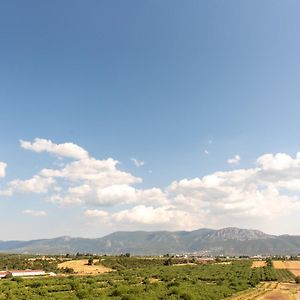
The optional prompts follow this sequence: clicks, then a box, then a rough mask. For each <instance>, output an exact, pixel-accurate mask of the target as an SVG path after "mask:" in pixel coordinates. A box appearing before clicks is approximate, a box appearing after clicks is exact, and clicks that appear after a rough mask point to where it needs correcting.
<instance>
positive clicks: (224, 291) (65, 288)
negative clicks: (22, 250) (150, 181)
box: [0, 256, 297, 300]
mask: <svg viewBox="0 0 300 300" xmlns="http://www.w3.org/2000/svg"><path fill="white" fill-rule="evenodd" d="M1 259H2V261H1ZM22 259H23V261H22ZM4 261H5V262H6V263H7V262H10V263H11V265H15V266H18V264H19V265H21V266H22V267H26V266H29V265H32V264H38V265H39V264H41V263H43V264H45V265H46V266H48V267H49V268H51V269H52V270H56V273H57V276H56V277H47V276H44V277H38V278H10V279H9V278H8V279H2V280H0V299H1V300H2V299H3V300H4V299H119V300H126V299H129V300H135V299H136V300H137V299H149V300H154V299H186V300H193V299H194V300H198V299H199V300H207V299H210V300H220V299H234V300H250V299H257V300H259V299H261V300H262V299H268V298H261V297H263V296H266V297H268V296H270V297H273V296H274V295H275V296H276V297H277V296H278V295H281V294H282V295H283V297H285V296H287V297H289V296H293V297H294V295H295V293H296V292H297V285H296V284H294V285H293V288H291V286H287V284H290V285H291V283H285V282H288V281H293V276H292V275H291V273H290V272H289V271H287V270H285V269H274V268H273V267H271V266H265V265H264V266H263V265H262V264H261V263H260V265H261V266H258V265H257V264H256V267H255V268H251V267H252V266H253V263H252V261H250V260H235V261H232V262H230V263H223V264H220V263H214V262H209V263H205V264H204V263H200V262H197V261H194V260H192V261H189V260H186V259H176V258H170V257H164V258H158V257H152V258H145V257H124V256H103V257H97V258H96V259H94V260H93V262H92V264H90V265H89V264H88V262H89V261H88V257H81V256H79V257H76V256H73V257H68V258H66V257H55V258H54V259H51V260H48V259H43V260H42V259H41V258H39V257H36V258H34V259H32V258H29V257H26V256H2V257H0V264H1V263H2V266H3V263H4ZM14 261H16V262H15V263H13V262H14ZM179 266H180V267H179ZM62 268H67V269H68V270H69V271H68V272H66V271H65V270H64V269H62ZM278 297H279V296H278ZM278 297H277V298H269V299H285V298H278ZM286 299H292V298H286Z"/></svg>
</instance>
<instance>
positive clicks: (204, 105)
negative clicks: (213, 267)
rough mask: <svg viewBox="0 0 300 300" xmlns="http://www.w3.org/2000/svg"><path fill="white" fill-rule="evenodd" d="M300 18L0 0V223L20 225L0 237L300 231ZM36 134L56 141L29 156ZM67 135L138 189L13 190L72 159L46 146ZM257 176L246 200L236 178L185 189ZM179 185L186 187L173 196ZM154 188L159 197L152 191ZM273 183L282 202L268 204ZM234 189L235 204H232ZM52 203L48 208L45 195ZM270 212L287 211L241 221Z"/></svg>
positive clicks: (275, 11)
mask: <svg viewBox="0 0 300 300" xmlns="http://www.w3.org/2000/svg"><path fill="white" fill-rule="evenodd" d="M299 9H300V3H299V2H298V1H247V2H246V1H152V0H151V1H120V0H119V1H48V2H44V1H43V2H41V1H31V0H29V1H14V0H12V1H3V2H1V4H0V43H1V46H0V112H1V118H0V128H1V130H0V141H1V147H0V162H4V163H5V164H6V165H7V166H6V168H5V176H2V178H1V179H0V190H2V195H0V217H1V219H2V220H5V221H9V220H11V219H16V220H17V221H16V226H13V227H12V228H10V229H7V228H5V229H4V228H2V229H0V240H1V239H12V238H18V239H22V238H24V239H27V238H39V237H52V236H57V235H64V234H66V235H73V236H102V235H103V234H106V233H108V232H111V231H114V230H120V229H123V230H134V229H146V230H152V229H153V230H155V229H157V228H159V229H169V230H175V229H194V228H199V227H214V228H219V227H226V226H241V227H252V228H258V229H262V230H265V231H268V232H271V233H275V232H279V233H284V232H288V233H294V234H295V233H298V234H300V233H299V232H298V231H297V230H296V229H295V227H297V226H298V228H299V223H297V218H296V214H295V215H293V213H294V212H296V211H297V209H298V206H299V203H300V202H299V201H300V200H299V201H298V191H297V189H296V188H295V187H293V188H291V185H294V184H295V183H294V182H292V183H291V181H292V180H296V179H297V178H298V177H297V176H298V175H299V178H300V172H299V174H298V160H297V156H296V153H297V152H298V151H300V144H299V128H300V124H299V123H300V121H299V120H300V119H299V111H300V101H299V95H300V87H299V80H300V57H299V53H300V38H299V29H300V20H299V13H298V12H299ZM36 138H40V139H46V140H50V141H51V143H52V144H48V146H47V147H48V148H47V147H44V148H43V150H41V151H40V150H38V151H37V149H40V148H39V147H40V145H39V144H38V143H39V142H37V143H36V144H34V141H35V139H36ZM20 140H24V141H27V142H29V143H31V144H30V145H31V146H30V147H29V148H30V149H24V147H22V146H21V144H20ZM67 142H69V143H73V146H74V145H78V147H81V148H82V149H85V150H86V151H88V153H89V158H96V159H97V160H102V161H107V159H108V158H109V157H111V158H113V159H114V160H116V161H119V162H120V163H119V164H118V165H117V167H116V170H114V172H115V171H116V172H117V170H122V171H123V172H124V173H126V174H127V175H128V174H131V175H132V176H135V177H136V178H137V177H138V178H141V181H142V182H129V183H128V182H127V181H126V180H125V182H123V181H122V182H121V184H120V183H119V181H118V180H117V181H114V180H115V179H114V180H112V182H110V183H107V186H105V188H108V187H109V191H110V192H112V190H113V191H114V192H113V193H112V194H113V195H111V194H109V195H107V194H106V192H107V190H105V193H104V194H105V195H106V196H105V197H107V199H110V200H111V202H110V203H107V202H108V200H107V201H105V205H104V204H103V201H102V200H103V199H102V198H101V197H100V196H99V193H100V190H101V189H102V188H103V186H102V185H101V184H100V183H99V182H98V181H97V182H91V181H90V180H88V181H87V180H86V177H85V176H84V175H82V176H83V177H81V178H79V179H76V180H75V181H74V180H73V179H70V177H68V176H69V175H64V176H65V177H59V178H57V177H51V178H52V180H53V181H55V182H54V183H52V185H51V187H50V183H49V189H47V191H43V192H42V193H41V192H39V193H37V192H36V190H37V189H38V188H36V189H35V188H32V189H31V190H30V192H29V191H28V190H26V189H25V188H23V189H21V190H20V188H18V187H16V184H12V182H16V180H21V181H26V180H29V179H31V178H32V177H33V176H35V175H38V176H40V172H41V170H42V169H45V168H48V169H49V168H51V169H62V168H63V167H65V166H66V165H68V164H71V163H72V160H73V159H74V157H70V156H68V155H67V154H66V153H65V152H64V155H63V158H62V156H61V152H60V150H59V151H57V150H53V149H54V148H55V147H56V146H53V145H63V144H65V143H67ZM73 146H72V147H73ZM49 147H50V148H51V149H52V150H51V151H52V152H51V151H50V150H49V149H50V148H49ZM53 147H54V148H53ZM72 147H71V148H72ZM27 148H28V147H27ZM71 148H70V147H69V148H68V147H65V148H64V150H63V151H69V150H70V151H73V150H72V149H73V148H72V149H71ZM49 151H50V152H49ZM47 152H48V153H47ZM276 153H285V154H286V156H279V157H278V156H277V157H276V156H275V154H276ZM265 154H274V156H273V162H274V161H275V165H276V166H277V167H274V168H273V169H272V168H271V169H272V170H273V171H274V172H275V173H276V172H277V173H278V171H279V169H280V168H279V169H278V164H277V162H278V161H280V166H281V169H280V171H281V172H279V173H280V174H283V173H284V174H285V177H284V178H281V177H280V178H279V177H276V176H279V175H278V174H277V173H276V175H274V174H273V173H272V176H273V177H274V178H276V180H277V181H276V182H273V181H272V182H270V181H268V180H266V178H269V177H271V176H270V172H271V171H270V170H271V169H270V168H269V167H266V165H267V164H268V163H269V160H267V159H263V160H260V163H259V162H258V158H259V157H264V158H266V157H265V156H264V155H265ZM236 155H238V156H239V159H237V160H233V161H231V163H228V159H230V158H234V157H235V156H236ZM133 158H134V159H137V160H138V161H139V162H144V164H143V165H142V166H139V167H137V166H136V165H135V164H134V162H133V160H132V159H133ZM76 159H78V157H76ZM80 159H81V158H80ZM290 159H292V161H293V163H291V164H289V165H288V167H287V164H286V163H285V162H287V161H290ZM262 161H263V162H262ZM282 161H284V163H282ZM268 166H269V165H268ZM273 166H274V165H273ZM283 166H284V167H283ZM256 168H260V169H261V170H262V172H263V175H259V176H258V177H256V178H255V180H256V181H255V180H254V179H251V182H253V181H255V182H256V183H255V184H256V185H255V187H256V193H255V195H257V192H258V193H261V194H260V196H259V199H256V200H255V199H254V198H255V197H256V196H253V195H252V194H251V193H250V192H249V191H250V190H251V191H253V186H252V183H251V184H250V183H249V182H248V181H247V180H248V179H247V180H246V179H244V181H243V184H245V185H246V186H245V187H244V188H243V190H230V191H228V193H229V194H228V195H232V198H230V197H229V198H230V199H231V200H230V199H229V198H228V197H227V196H226V197H225V196H224V194H223V193H225V192H224V188H225V187H224V186H226V187H227V188H228V186H231V184H232V182H231V180H232V178H231V177H230V178H231V179H230V180H229V179H226V180H229V181H230V182H227V184H225V183H224V186H222V187H220V186H218V188H217V187H215V186H214V192H215V193H213V194H210V192H211V189H212V188H211V187H209V188H208V187H207V186H205V187H203V184H204V183H203V182H202V183H201V184H200V183H198V185H197V187H194V186H193V183H194V181H193V180H194V179H195V178H199V180H201V178H203V176H210V175H212V174H215V172H218V171H224V172H227V173H226V176H232V173H230V171H233V170H247V171H248V172H251V170H252V171H253V170H255V169H256ZM299 169H300V162H299ZM97 170H98V169H97V168H96V169H95V170H94V171H95V172H98V171H99V170H98V171H97ZM0 174H1V172H0ZM105 174H106V173H105V172H104V175H103V176H108V175H107V174H106V175H105ZM287 174H288V175H287ZM295 174H296V175H295ZM115 175H116V174H114V175H113V176H115ZM43 176H44V175H42V176H40V177H39V178H41V177H42V179H41V180H44V177H43ZM116 176H117V175H116ZM128 176H129V175H128ZM213 176H215V177H218V176H219V175H213ZM222 176H223V175H222ZM222 176H221V177H222ZM224 176H225V175H224ZM114 178H115V177H114ZM226 178H227V177H226ZM241 178H243V176H241ZM247 178H248V177H247ZM97 180H98V179H97ZM182 180H186V181H187V182H188V183H189V184H190V185H189V186H188V187H187V185H188V183H186V184H185V190H184V191H183V190H182V189H181V188H182V187H181V185H180V182H181V181H182ZM174 181H176V182H177V186H176V188H175V187H174V186H173V188H174V190H172V191H170V189H171V187H170V186H171V185H172V182H174ZM204 181H205V180H204ZM282 181H284V182H285V184H279V182H282ZM116 182H117V183H118V184H116ZM39 183H40V182H39ZM18 184H20V185H22V184H21V183H20V182H18ZM25 184H27V185H28V184H29V183H28V182H27V183H25ZM31 184H33V183H32V182H31ZM36 184H38V183H36ZM99 184H100V185H101V188H100V187H99ZM199 184H200V186H199ZM84 185H85V186H89V188H90V189H91V190H92V191H90V192H91V193H90V194H89V195H86V194H84V196H82V199H80V201H81V202H80V203H79V204H78V203H77V204H76V203H68V204H67V205H66V203H65V202H66V198H64V197H67V196H68V193H69V190H68V189H69V188H74V187H76V186H77V187H79V186H80V187H81V188H82V187H83V186H84ZM191 185H192V187H191ZM204 185H205V184H204ZM261 185H264V187H263V188H261ZM125 186H126V187H127V188H125ZM240 186H242V184H240ZM27 187H28V186H27ZM128 187H130V188H133V189H135V190H134V191H133V190H131V189H128ZM154 187H155V188H157V189H159V192H158V193H160V195H157V193H156V194H155V196H153V195H151V196H149V193H150V192H149V191H150V190H151V189H153V188H154ZM232 188H233V187H232ZM111 189H112V190H111ZM186 189H188V190H186ZM195 189H196V190H197V192H196V191H195ZM274 189H275V190H276V191H277V192H278V193H279V196H278V195H277V194H276V193H275V194H276V195H277V196H278V197H277V196H276V195H274V194H271V195H272V196H270V194H268V195H266V193H267V192H268V193H269V192H270V190H272V191H273V192H274ZM58 190H59V191H58ZM120 190H122V191H123V192H124V193H125V194H126V193H127V194H126V195H125V196H124V195H123V194H122V193H123V192H122V193H121V192H120ZM175 190H176V191H175ZM216 190H218V193H216ZM8 191H9V192H8ZM101 191H102V190H101ZM116 191H117V192H116ZM145 191H148V192H145ZM220 191H222V193H221V192H220ZM245 191H248V192H249V193H250V196H249V193H248V192H247V195H246V196H245V195H243V196H241V194H240V193H242V192H245ZM152 192H153V191H152ZM156 192H157V191H156ZM101 193H102V192H101ZM120 193H121V195H122V197H121V196H120ZM128 193H129V194H130V195H131V196H129V195H128ZM145 193H146V194H147V195H146V196H145ZM219 193H220V194H219ZM235 193H237V194H239V195H240V197H241V199H244V200H241V199H240V200H232V199H235V198H234V197H235ZM270 193H271V192H270ZM0 194H1V192H0ZM8 194H9V195H8ZM58 194H59V195H60V197H61V199H60V201H50V200H49V199H50V198H51V197H53V196H54V195H56V196H57V195H58ZM116 194H119V196H118V197H117V196H116ZM81 195H82V194H81ZM97 195H98V196H97ZM101 195H102V194H101ZM181 196H182V197H183V198H184V199H183V198H182V199H181V200H180V201H179V200H178V198H180V197H181ZM72 197H73V198H74V195H73V194H72ZM72 197H71V198H72ZM97 197H100V198H101V199H100V198H97ZM103 197H104V196H103ZM114 197H115V198H114ZM127 197H128V199H129V198H130V197H131V198H130V199H129V200H126V201H125V200H124V201H123V200H120V199H121V198H122V199H123V198H124V199H125V198H126V199H127ZM132 197H133V198H134V200H133V199H132ZM247 197H249V199H248V198H247ZM276 197H277V198H278V199H277V198H276ZM161 198H166V199H163V200H162V199H161ZM246 198H247V200H245V199H246ZM270 198H272V199H273V198H274V199H275V198H276V199H277V200H274V204H272V200H270ZM95 199H96V200H95ZM145 199H146V200H145ZM243 201H247V203H244V202H243ZM260 201H261V203H260ZM58 202H59V203H58ZM69 202H72V201H69ZM74 202H76V201H74ZM234 205H235V207H234V208H233V207H232V206H234ZM270 205H272V206H275V207H290V211H288V213H287V215H281V214H280V213H278V212H276V211H270V213H269V214H268V216H266V215H262V216H257V218H255V217H253V214H255V211H257V210H260V207H269V206H270ZM187 206H190V207H189V208H187ZM228 206H230V208H228ZM241 207H243V209H242V208H241ZM192 212H197V214H196V215H194V214H193V213H192ZM39 214H40V216H39ZM258 215H259V214H258ZM247 216H248V217H247ZM178 218H181V219H182V220H183V221H182V222H181V223H178V224H177V223H176V222H175V221H174V220H175V219H178ZM157 219H164V220H165V221H164V222H163V223H162V224H161V223H159V222H158V221H157ZM144 220H147V221H144ZM287 220H289V222H288V221H287ZM24 224H25V225H24Z"/></svg>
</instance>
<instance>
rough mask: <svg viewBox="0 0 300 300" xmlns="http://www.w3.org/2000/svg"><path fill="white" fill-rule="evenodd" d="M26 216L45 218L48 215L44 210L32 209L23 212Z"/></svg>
mask: <svg viewBox="0 0 300 300" xmlns="http://www.w3.org/2000/svg"><path fill="white" fill-rule="evenodd" d="M22 213H23V214H25V215H30V216H33V217H44V216H46V215H47V213H46V212H45V211H44V210H31V209H26V210H23V212H22Z"/></svg>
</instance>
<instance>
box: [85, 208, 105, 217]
mask: <svg viewBox="0 0 300 300" xmlns="http://www.w3.org/2000/svg"><path fill="white" fill-rule="evenodd" d="M84 215H85V216H86V217H97V218H105V217H107V216H108V212H106V211H104V210H99V209H88V210H86V211H85V212H84Z"/></svg>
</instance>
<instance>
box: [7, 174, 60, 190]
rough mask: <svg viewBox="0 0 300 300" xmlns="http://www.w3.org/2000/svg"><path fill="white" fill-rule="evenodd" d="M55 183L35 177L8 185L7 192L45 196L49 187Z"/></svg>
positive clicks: (45, 178) (48, 179) (17, 180)
mask: <svg viewBox="0 0 300 300" xmlns="http://www.w3.org/2000/svg"><path fill="white" fill-rule="evenodd" d="M54 183H55V181H54V179H53V178H47V177H42V176H38V175H35V176H34V177H32V178H30V179H27V180H20V179H16V180H13V181H11V182H10V183H9V184H8V189H7V192H8V193H9V192H10V194H12V193H13V192H23V193H36V194H46V193H47V192H48V190H49V188H50V187H51V186H53V184H54Z"/></svg>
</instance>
